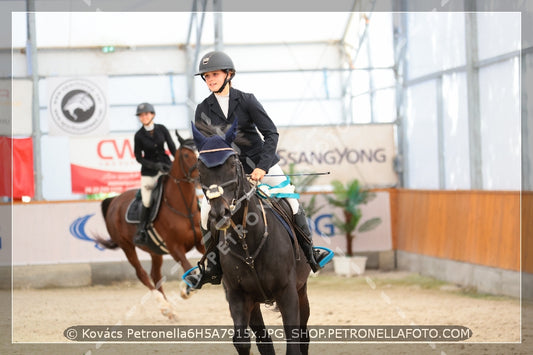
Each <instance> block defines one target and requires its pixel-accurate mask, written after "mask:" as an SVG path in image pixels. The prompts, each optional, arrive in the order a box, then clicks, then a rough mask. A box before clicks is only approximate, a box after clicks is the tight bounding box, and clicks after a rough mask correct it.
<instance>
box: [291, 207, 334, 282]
mask: <svg viewBox="0 0 533 355" xmlns="http://www.w3.org/2000/svg"><path fill="white" fill-rule="evenodd" d="M294 222H295V223H296V226H297V227H298V229H299V231H296V237H297V238H298V244H300V247H301V248H302V251H303V252H304V255H305V257H306V258H307V262H308V263H309V266H311V270H313V272H317V271H318V270H320V269H322V267H321V266H320V261H322V259H324V258H325V257H326V256H328V252H327V251H325V250H321V249H314V248H313V239H312V236H311V231H310V230H309V225H308V224H307V218H306V217H305V211H304V210H303V208H302V207H301V206H300V208H299V209H298V213H297V214H295V215H294Z"/></svg>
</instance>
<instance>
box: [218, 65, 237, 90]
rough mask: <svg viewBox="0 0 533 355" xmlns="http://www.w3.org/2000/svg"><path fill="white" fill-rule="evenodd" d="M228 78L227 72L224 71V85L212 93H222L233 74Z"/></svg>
mask: <svg viewBox="0 0 533 355" xmlns="http://www.w3.org/2000/svg"><path fill="white" fill-rule="evenodd" d="M228 76H229V70H228V71H226V79H224V83H223V84H222V86H221V87H220V89H218V90H217V91H213V92H214V93H215V94H220V93H221V92H222V91H224V88H225V87H226V85H228V83H229V82H230V81H231V79H233V77H234V76H235V72H233V73H232V74H231V76H230V77H229V78H228Z"/></svg>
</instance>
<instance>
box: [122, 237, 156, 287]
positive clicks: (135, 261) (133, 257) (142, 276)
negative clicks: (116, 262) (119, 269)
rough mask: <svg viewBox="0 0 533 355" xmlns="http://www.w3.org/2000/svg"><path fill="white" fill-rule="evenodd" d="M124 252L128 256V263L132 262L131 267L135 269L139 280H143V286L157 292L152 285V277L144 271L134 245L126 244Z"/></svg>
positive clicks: (123, 248) (123, 247)
mask: <svg viewBox="0 0 533 355" xmlns="http://www.w3.org/2000/svg"><path fill="white" fill-rule="evenodd" d="M122 250H124V254H126V257H127V258H128V261H129V262H130V264H131V266H133V267H134V268H135V273H136V274H137V278H138V279H139V280H141V282H142V283H143V285H145V286H146V287H148V289H150V290H155V287H154V285H152V282H151V281H150V277H149V276H148V274H147V273H146V271H145V270H144V269H143V267H142V265H141V262H140V261H139V257H138V256H137V251H136V250H135V246H133V243H131V244H129V243H128V244H126V245H124V246H122Z"/></svg>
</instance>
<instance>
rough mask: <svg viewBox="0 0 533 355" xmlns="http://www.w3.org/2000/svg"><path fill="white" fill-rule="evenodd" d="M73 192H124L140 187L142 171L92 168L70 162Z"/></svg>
mask: <svg viewBox="0 0 533 355" xmlns="http://www.w3.org/2000/svg"><path fill="white" fill-rule="evenodd" d="M70 174H71V176H72V192H73V193H75V194H96V193H102V192H106V193H107V192H124V191H126V190H128V189H136V188H139V182H140V180H141V172H140V171H136V172H119V171H106V170H99V169H91V168H87V167H84V166H80V165H76V164H70Z"/></svg>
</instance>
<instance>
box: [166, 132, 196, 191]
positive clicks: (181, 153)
mask: <svg viewBox="0 0 533 355" xmlns="http://www.w3.org/2000/svg"><path fill="white" fill-rule="evenodd" d="M175 133H176V136H177V137H178V142H179V144H180V145H179V147H178V149H177V150H176V155H175V156H174V163H173V164H172V169H171V171H170V174H171V175H172V176H174V177H177V178H185V179H187V180H190V181H192V180H195V179H196V178H198V169H197V167H198V165H197V163H198V159H197V157H196V147H195V145H194V140H193V139H192V138H188V139H184V138H183V137H181V136H180V135H179V133H178V131H177V130H176V131H175Z"/></svg>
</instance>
